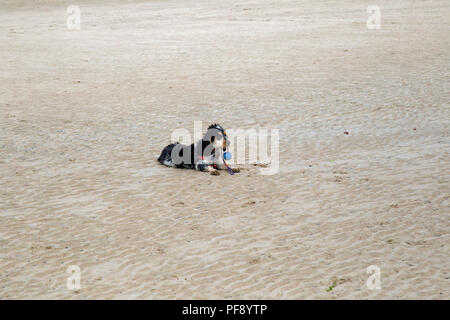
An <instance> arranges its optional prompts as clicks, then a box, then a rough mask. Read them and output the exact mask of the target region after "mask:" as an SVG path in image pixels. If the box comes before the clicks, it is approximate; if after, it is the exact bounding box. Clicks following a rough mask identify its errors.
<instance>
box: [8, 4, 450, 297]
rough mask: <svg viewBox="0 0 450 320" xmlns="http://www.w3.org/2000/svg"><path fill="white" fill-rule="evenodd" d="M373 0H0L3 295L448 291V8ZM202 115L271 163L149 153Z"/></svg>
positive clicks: (299, 294)
mask: <svg viewBox="0 0 450 320" xmlns="http://www.w3.org/2000/svg"><path fill="white" fill-rule="evenodd" d="M68 4H78V5H79V6H80V8H81V29H80V30H68V29H67V28H66V19H67V17H68V14H67V13H66V8H67V5H68ZM376 4H377V5H378V6H380V8H381V16H382V25H381V29H380V30H369V29H367V27H366V20H367V17H368V16H369V14H368V13H367V12H366V9H367V5H368V3H366V2H365V1H321V2H320V4H317V3H316V2H315V1H300V2H299V1H292V0H284V1H248V0H244V1H220V2H219V1H205V0H200V1H150V2H144V1H128V2H123V1H122V2H120V1H117V2H106V1H94V0H92V1H78V3H72V2H71V3H69V2H67V3H66V2H65V1H46V2H44V1H40V2H39V1H38V2H36V1H9V0H8V1H1V3H0V61H1V69H2V70H1V72H0V81H1V83H2V85H1V86H0V190H1V191H0V298H1V299H36V298H43V299H165V298H169V299H175V298H176V299H180V298H184V299H356V298H358V299H391V298H392V299H449V298H450V290H449V288H450V280H449V279H450V273H449V270H450V260H449V242H450V241H449V240H450V236H449V231H450V219H449V212H450V210H449V207H450V200H449V193H450V192H449V191H450V187H449V186H450V176H449V172H450V157H449V150H450V138H449V137H450V129H449V123H450V108H449V101H450V89H449V80H450V79H449V71H450V56H449V52H450V43H449V41H448V36H449V29H448V28H449V27H448V26H449V23H450V4H449V3H448V1H439V0H432V1H377V3H376ZM194 121H202V122H203V124H204V126H205V127H206V126H207V125H208V124H210V123H213V122H219V123H221V124H222V125H223V126H224V127H225V128H227V129H232V128H244V129H248V128H259V127H265V128H269V129H270V128H277V129H279V130H280V155H279V157H280V171H279V173H277V174H275V175H270V176H263V175H260V174H259V168H258V167H255V166H246V167H245V168H243V170H242V172H241V173H239V174H236V175H234V176H230V175H228V174H226V173H225V172H224V173H222V174H221V175H220V176H211V175H208V174H203V173H198V172H194V171H189V170H176V169H171V168H166V167H163V166H161V165H159V163H157V162H156V158H157V157H158V155H159V152H160V151H161V149H162V148H163V147H164V146H165V145H166V144H167V143H169V142H170V135H171V132H172V131H173V130H175V129H177V128H186V129H188V130H190V131H192V130H193V123H194ZM344 132H347V133H348V134H345V133H344ZM70 265H77V266H79V267H80V269H81V288H80V289H79V290H76V291H72V290H68V288H67V287H66V280H67V278H68V276H69V274H68V273H67V272H66V270H67V268H68V266H70ZM370 265H377V266H379V267H380V271H381V289H380V290H369V289H368V288H367V286H366V281H367V279H368V277H369V274H368V273H367V271H366V269H367V267H368V266H370ZM330 286H331V287H332V290H327V289H329V288H330Z"/></svg>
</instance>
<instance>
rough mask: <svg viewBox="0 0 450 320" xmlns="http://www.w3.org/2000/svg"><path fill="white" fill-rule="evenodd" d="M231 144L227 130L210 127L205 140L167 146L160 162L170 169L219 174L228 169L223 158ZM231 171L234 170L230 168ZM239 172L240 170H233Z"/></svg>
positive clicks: (204, 137) (214, 125)
mask: <svg viewBox="0 0 450 320" xmlns="http://www.w3.org/2000/svg"><path fill="white" fill-rule="evenodd" d="M229 144H230V142H229V141H228V139H227V134H226V132H225V129H223V128H222V127H221V126H220V125H219V124H212V125H210V126H209V127H208V130H207V131H206V134H205V135H204V136H203V138H202V139H201V140H199V141H197V142H195V143H193V144H191V145H183V144H180V143H178V142H177V143H172V144H169V145H168V146H166V147H165V148H164V149H163V151H161V155H160V156H159V158H158V161H159V162H160V163H161V164H163V165H165V166H168V167H175V168H184V169H195V170H198V171H207V172H210V173H211V174H216V175H217V174H219V172H218V171H217V170H226V169H227V168H228V166H227V164H226V163H225V160H224V158H223V153H224V152H225V151H226V150H227V147H228V146H229ZM228 169H229V170H232V169H230V168H228ZM232 171H233V172H232V173H234V172H238V171H239V170H238V169H234V170H232Z"/></svg>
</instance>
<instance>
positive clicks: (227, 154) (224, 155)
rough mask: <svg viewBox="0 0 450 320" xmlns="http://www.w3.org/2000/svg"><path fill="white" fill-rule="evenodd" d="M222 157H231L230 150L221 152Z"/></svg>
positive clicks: (226, 158)
mask: <svg viewBox="0 0 450 320" xmlns="http://www.w3.org/2000/svg"><path fill="white" fill-rule="evenodd" d="M223 158H224V159H225V160H230V159H231V153H230V152H228V151H227V152H224V153H223Z"/></svg>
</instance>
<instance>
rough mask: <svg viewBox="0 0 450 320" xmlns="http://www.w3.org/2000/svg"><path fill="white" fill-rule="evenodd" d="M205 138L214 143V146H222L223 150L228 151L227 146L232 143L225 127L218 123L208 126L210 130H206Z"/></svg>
mask: <svg viewBox="0 0 450 320" xmlns="http://www.w3.org/2000/svg"><path fill="white" fill-rule="evenodd" d="M203 139H204V140H207V141H209V142H210V143H212V144H213V145H214V148H217V149H219V148H222V150H223V151H226V150H227V147H228V146H229V145H230V142H229V141H228V137H227V133H226V132H225V129H224V128H222V126H221V125H220V124H217V123H215V124H212V125H210V126H209V127H208V130H207V131H206V134H205V137H204V138H203Z"/></svg>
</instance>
